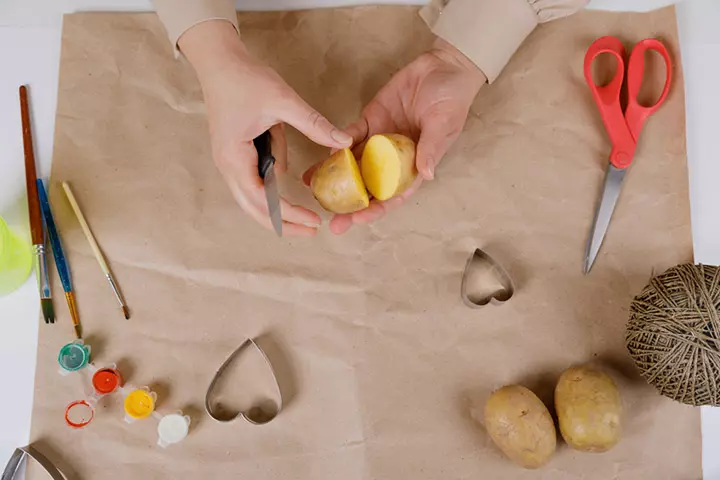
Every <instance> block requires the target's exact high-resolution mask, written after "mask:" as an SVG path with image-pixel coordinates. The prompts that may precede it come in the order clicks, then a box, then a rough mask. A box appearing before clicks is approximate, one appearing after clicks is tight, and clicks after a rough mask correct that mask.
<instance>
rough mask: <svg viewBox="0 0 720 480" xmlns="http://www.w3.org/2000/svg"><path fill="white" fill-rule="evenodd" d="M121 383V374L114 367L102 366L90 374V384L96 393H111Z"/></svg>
mask: <svg viewBox="0 0 720 480" xmlns="http://www.w3.org/2000/svg"><path fill="white" fill-rule="evenodd" d="M122 384H123V379H122V375H120V372H118V371H117V370H115V369H114V368H102V369H100V370H98V371H97V372H95V374H94V375H93V376H92V385H93V388H94V389H95V393H97V394H98V395H108V394H110V393H113V392H114V391H115V390H117V389H118V388H119V387H121V386H122Z"/></svg>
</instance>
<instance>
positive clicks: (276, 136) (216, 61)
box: [178, 20, 352, 236]
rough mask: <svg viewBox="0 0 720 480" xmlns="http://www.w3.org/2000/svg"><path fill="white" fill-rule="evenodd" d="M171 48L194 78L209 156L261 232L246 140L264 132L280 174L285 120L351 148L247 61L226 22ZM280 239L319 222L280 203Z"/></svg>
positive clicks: (201, 27) (258, 190) (263, 217)
mask: <svg viewBox="0 0 720 480" xmlns="http://www.w3.org/2000/svg"><path fill="white" fill-rule="evenodd" d="M178 46H179V47H180V49H181V50H182V52H183V53H184V54H185V56H186V57H187V59H188V60H189V61H190V63H192V65H193V67H194V68H195V71H196V72H197V74H198V78H199V79H200V84H201V86H202V90H203V95H204V97H205V104H206V107H207V117H208V122H209V126H210V137H211V142H212V151H213V158H214V159H215V164H216V165H217V167H218V169H219V170H220V173H221V174H222V175H223V177H224V179H225V182H226V183H227V184H228V186H229V187H230V191H231V192H232V194H233V196H234V197H235V200H236V201H237V203H238V204H239V205H240V207H241V208H242V209H243V210H244V211H245V212H246V213H248V214H249V215H250V216H251V217H252V218H254V219H255V220H256V221H257V222H258V223H260V224H261V225H263V226H265V227H266V228H268V229H272V224H271V222H270V218H269V216H268V207H267V201H266V199H265V188H264V185H263V181H262V179H261V178H260V176H259V174H258V158H257V151H256V150H255V147H254V146H253V139H254V138H255V137H257V136H259V135H260V134H262V133H263V132H265V131H266V130H268V129H269V130H270V134H271V137H272V140H271V146H272V151H273V155H274V156H275V159H276V167H277V169H278V170H279V171H281V172H285V171H287V161H288V158H287V141H286V139H285V132H284V123H288V124H290V125H292V126H293V127H295V128H297V129H298V130H299V131H300V132H301V133H303V134H304V135H306V136H307V137H308V138H310V139H311V140H313V141H314V142H315V143H318V144H320V145H324V146H327V147H330V148H345V147H348V146H350V144H351V142H352V138H351V137H350V135H348V134H347V133H345V132H343V131H341V130H339V129H337V128H335V127H334V126H333V125H332V124H331V123H330V122H329V121H328V120H327V119H325V117H323V116H322V115H321V114H320V113H318V112H317V111H316V110H314V109H313V108H312V107H310V106H309V105H308V104H307V103H305V102H304V101H303V100H302V99H301V98H300V97H299V96H298V94H297V93H295V92H294V91H293V90H292V89H291V88H290V86H288V85H287V83H285V81H284V80H283V79H282V78H281V77H280V75H278V74H277V72H275V71H274V70H273V69H272V68H270V67H268V66H267V65H264V64H263V63H261V62H259V61H258V60H256V59H255V58H253V57H252V56H251V55H250V54H249V53H248V51H247V50H246V48H245V46H244V45H243V43H242V42H241V41H240V38H239V37H238V35H237V32H236V31H235V29H234V27H233V26H232V25H231V24H230V23H229V22H227V21H222V20H214V21H207V22H203V23H200V24H198V25H196V26H194V27H193V28H191V29H190V30H188V31H187V32H186V33H185V34H183V36H182V37H180V40H179V41H178ZM280 208H281V210H282V217H283V227H282V230H283V235H300V236H311V235H314V234H315V233H316V232H317V227H318V226H319V225H320V223H321V219H320V216H319V215H317V214H316V213H315V212H313V211H311V210H308V209H306V208H303V207H300V206H298V205H292V204H290V203H289V202H288V201H286V200H285V199H282V198H281V199H280Z"/></svg>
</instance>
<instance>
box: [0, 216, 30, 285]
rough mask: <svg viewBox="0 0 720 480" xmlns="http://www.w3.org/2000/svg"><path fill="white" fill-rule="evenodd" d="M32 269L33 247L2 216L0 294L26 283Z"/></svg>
mask: <svg viewBox="0 0 720 480" xmlns="http://www.w3.org/2000/svg"><path fill="white" fill-rule="evenodd" d="M30 270H32V249H31V246H30V244H29V243H27V242H25V241H23V240H22V238H21V237H20V236H18V235H17V234H16V233H15V232H13V231H12V230H11V229H10V227H8V226H7V224H6V223H5V221H4V220H3V219H2V217H0V296H3V295H7V294H9V293H11V292H13V291H15V290H17V289H18V288H20V286H21V285H22V284H23V283H25V280H26V279H27V277H28V275H30Z"/></svg>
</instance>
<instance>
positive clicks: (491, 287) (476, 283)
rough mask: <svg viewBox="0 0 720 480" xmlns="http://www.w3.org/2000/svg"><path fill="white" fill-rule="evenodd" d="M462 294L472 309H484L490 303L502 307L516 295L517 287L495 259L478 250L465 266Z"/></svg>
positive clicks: (464, 300) (461, 287) (466, 303)
mask: <svg viewBox="0 0 720 480" xmlns="http://www.w3.org/2000/svg"><path fill="white" fill-rule="evenodd" d="M460 294H461V296H462V299H463V302H464V303H465V305H467V306H468V307H470V308H479V307H483V306H485V305H487V304H488V303H492V304H495V305H501V304H503V303H505V302H507V301H508V300H510V299H511V298H512V296H513V295H514V294H515V285H514V284H513V281H512V279H511V278H510V275H508V273H507V272H506V271H505V269H504V268H503V267H502V266H501V265H500V264H499V263H497V262H496V261H495V259H493V258H492V257H491V256H490V255H488V254H487V253H485V252H483V251H482V250H480V249H479V248H476V249H475V252H473V254H472V255H471V256H470V258H469V259H468V261H467V265H465V271H464V272H463V277H462V284H461V286H460Z"/></svg>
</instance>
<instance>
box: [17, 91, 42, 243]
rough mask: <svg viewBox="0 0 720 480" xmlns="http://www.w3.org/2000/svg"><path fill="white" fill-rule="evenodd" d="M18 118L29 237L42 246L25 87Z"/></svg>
mask: <svg viewBox="0 0 720 480" xmlns="http://www.w3.org/2000/svg"><path fill="white" fill-rule="evenodd" d="M20 116H21V117H22V134H23V148H24V149H25V183H26V184H27V197H28V211H29V213H30V235H31V237H32V243H33V245H42V244H43V229H42V215H41V213H40V200H39V199H38V193H37V184H36V183H35V182H36V180H37V172H36V171H35V153H34V152H33V139H32V129H31V127H30V108H29V107H28V97H27V87H25V85H22V86H21V87H20Z"/></svg>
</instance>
